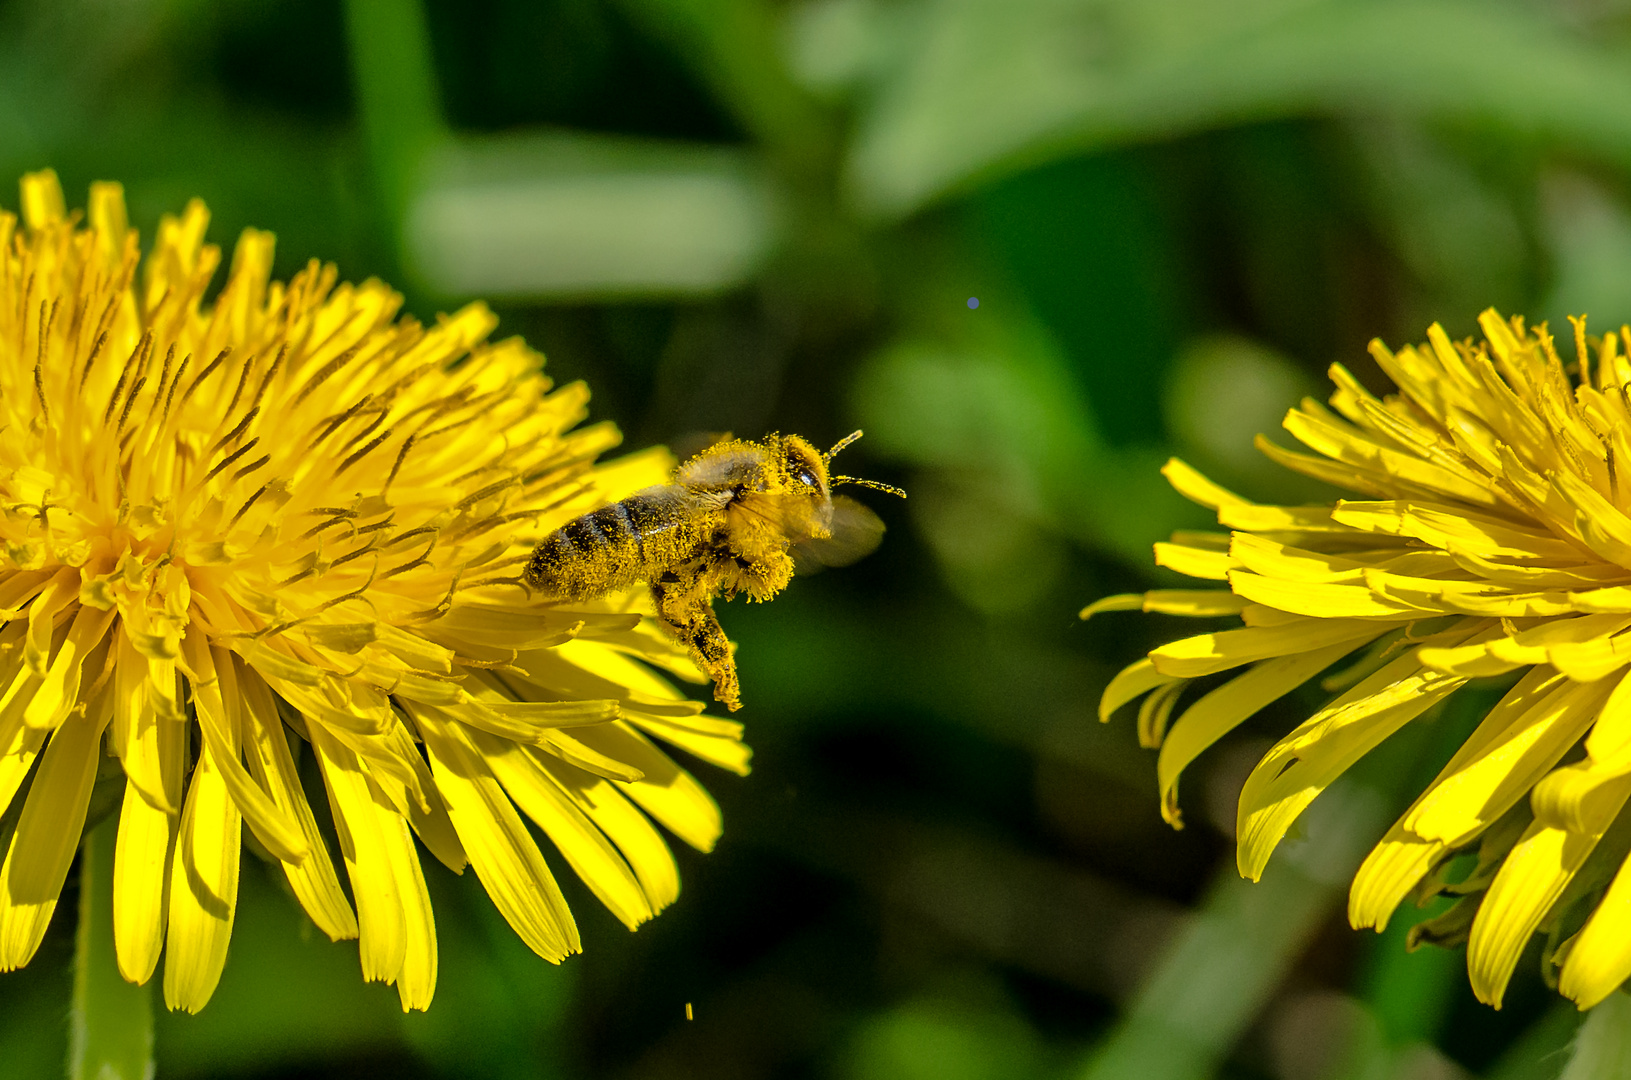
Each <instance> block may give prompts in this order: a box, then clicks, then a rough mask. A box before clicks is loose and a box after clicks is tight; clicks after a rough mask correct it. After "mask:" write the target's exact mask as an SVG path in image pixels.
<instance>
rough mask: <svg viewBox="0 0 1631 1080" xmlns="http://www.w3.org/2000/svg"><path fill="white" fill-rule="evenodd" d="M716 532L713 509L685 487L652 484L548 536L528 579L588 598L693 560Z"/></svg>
mask: <svg viewBox="0 0 1631 1080" xmlns="http://www.w3.org/2000/svg"><path fill="white" fill-rule="evenodd" d="M711 532H712V521H711V520H710V514H709V509H708V507H707V506H706V505H703V504H700V503H699V502H698V500H696V499H695V498H694V497H692V496H691V495H690V494H689V493H688V492H686V491H685V490H684V489H683V488H679V487H675V486H673V485H665V486H663V487H655V488H647V489H646V490H644V491H639V492H636V493H634V494H633V495H630V496H629V497H628V498H626V499H624V500H623V501H622V502H616V503H612V504H611V505H610V506H603V507H601V508H600V509H599V510H596V511H594V512H592V513H588V514H584V515H583V516H582V517H579V518H574V519H573V520H571V521H569V522H567V523H566V524H565V525H563V526H561V527H560V528H559V529H556V530H555V531H554V532H552V533H550V534H549V535H548V536H546V537H544V540H543V542H542V543H540V544H539V545H538V546H537V548H535V549H534V550H533V553H532V558H531V559H529V560H528V561H527V569H526V578H527V582H528V584H530V585H532V586H534V587H535V588H538V589H540V590H542V591H543V592H546V593H549V594H550V595H552V596H557V597H560V598H562V599H568V600H588V599H591V598H593V597H596V596H600V595H601V594H603V593H607V592H610V591H612V590H614V589H623V588H627V587H628V586H630V585H633V584H634V583H635V582H636V581H639V580H640V579H642V578H647V577H650V576H651V575H652V573H653V572H660V571H661V570H662V569H663V568H664V567H667V566H670V565H672V564H674V563H676V562H679V561H681V560H683V559H685V558H688V557H689V556H690V555H691V554H692V553H693V552H694V551H695V550H696V548H697V546H698V545H699V544H700V543H701V541H702V540H703V539H704V538H705V537H706V536H707V535H708V534H710V533H711Z"/></svg>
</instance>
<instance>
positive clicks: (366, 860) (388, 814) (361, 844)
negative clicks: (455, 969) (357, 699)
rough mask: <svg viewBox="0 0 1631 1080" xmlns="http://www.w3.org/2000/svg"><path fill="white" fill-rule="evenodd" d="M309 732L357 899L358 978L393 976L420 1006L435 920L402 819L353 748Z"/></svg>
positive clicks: (429, 974) (431, 982)
mask: <svg viewBox="0 0 1631 1080" xmlns="http://www.w3.org/2000/svg"><path fill="white" fill-rule="evenodd" d="M311 735H312V741H311V746H312V750H313V752H315V753H316V754H317V760H318V765H319V767H320V768H321V769H322V772H323V781H324V784H325V785H326V787H327V788H328V793H329V801H330V805H331V807H332V808H333V812H334V829H335V832H336V834H337V835H338V836H339V840H340V853H341V855H342V856H344V858H345V867H346V873H347V875H348V876H349V877H350V879H351V892H352V895H353V896H354V897H355V898H356V901H357V928H358V952H359V955H360V957H361V960H362V974H363V978H365V979H369V980H373V981H379V982H390V983H396V984H397V988H398V993H399V994H400V995H401V996H402V998H403V1006H404V1008H420V1009H423V1008H425V1007H427V1006H428V1005H429V1004H430V999H431V995H432V994H433V993H434V991H435V985H436V970H437V952H436V923H435V919H434V916H433V914H432V912H431V908H430V897H429V895H428V893H426V891H425V882H424V877H423V874H422V872H421V871H420V869H419V856H418V854H417V852H416V851H415V850H414V846H413V836H412V833H411V832H410V831H409V829H408V823H407V820H406V819H405V818H404V817H403V816H402V815H401V814H399V813H397V811H396V810H395V808H393V807H392V806H391V803H390V800H389V799H387V798H386V797H385V793H384V792H383V791H381V790H380V788H379V786H378V785H377V784H375V783H373V781H372V780H371V779H370V778H369V776H368V774H367V773H366V772H365V771H364V769H363V764H362V760H361V759H360V758H359V757H358V756H357V755H356V754H355V753H354V752H352V751H351V750H350V749H349V748H347V747H346V746H345V745H344V744H342V743H341V742H340V741H339V740H338V739H336V738H335V737H334V736H333V735H332V734H331V733H329V732H327V731H326V730H325V729H323V728H322V726H321V725H317V724H313V725H311Z"/></svg>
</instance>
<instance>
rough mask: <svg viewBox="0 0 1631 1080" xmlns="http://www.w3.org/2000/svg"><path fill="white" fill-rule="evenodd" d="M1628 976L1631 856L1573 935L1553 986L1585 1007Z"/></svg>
mask: <svg viewBox="0 0 1631 1080" xmlns="http://www.w3.org/2000/svg"><path fill="white" fill-rule="evenodd" d="M1628 976H1631V859H1626V860H1625V861H1623V862H1622V863H1621V864H1620V869H1619V872H1618V873H1616V874H1615V875H1614V880H1613V882H1612V883H1610V885H1609V887H1608V892H1606V893H1605V894H1604V895H1603V898H1602V899H1601V900H1599V901H1598V902H1597V907H1596V910H1594V911H1593V912H1592V913H1591V917H1590V918H1589V919H1587V920H1586V925H1585V926H1584V927H1582V928H1581V930H1580V933H1579V934H1577V935H1576V936H1575V938H1574V946H1573V948H1571V949H1570V950H1569V955H1568V958H1567V959H1566V960H1564V962H1563V970H1562V971H1560V972H1559V973H1558V980H1557V989H1558V991H1559V992H1560V993H1562V994H1563V995H1564V996H1566V997H1570V998H1573V999H1574V1002H1575V1004H1576V1005H1578V1006H1579V1007H1580V1008H1581V1009H1589V1008H1591V1007H1592V1006H1594V1005H1596V1004H1598V1003H1599V1002H1601V1001H1602V1000H1603V999H1604V998H1606V997H1608V995H1610V994H1612V993H1613V992H1614V991H1615V990H1617V989H1619V987H1620V984H1621V983H1623V982H1625V980H1626V978H1627V977H1628Z"/></svg>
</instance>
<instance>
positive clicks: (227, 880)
mask: <svg viewBox="0 0 1631 1080" xmlns="http://www.w3.org/2000/svg"><path fill="white" fill-rule="evenodd" d="M239 821H240V819H239V815H238V807H237V805H236V804H235V803H234V802H233V801H232V796H231V794H230V793H229V792H228V790H227V785H226V782H225V781H224V780H223V779H222V778H221V772H220V769H219V768H218V767H217V766H216V764H215V756H214V754H213V753H211V751H210V749H209V747H208V746H205V748H204V751H203V753H202V754H200V755H199V758H198V767H197V768H195V769H194V770H193V775H192V780H191V782H190V783H189V784H188V785H187V802H186V806H185V808H184V809H183V810H182V812H181V830H180V832H179V833H178V834H177V836H176V851H175V858H174V859H173V860H171V869H170V926H169V939H168V941H167V943H166V946H165V958H164V1002H165V1004H166V1005H168V1006H169V1007H170V1008H172V1009H182V1010H184V1011H186V1012H192V1013H195V1012H197V1011H198V1010H199V1009H202V1008H203V1007H204V1006H205V1005H206V1004H207V1003H208V1002H209V999H210V996H211V995H212V994H214V993H215V987H216V985H217V984H218V983H219V982H220V981H221V969H222V968H224V967H225V966H226V961H227V943H228V941H229V940H230V939H231V937H232V920H233V916H234V914H235V913H236V910H237V904H238V855H239V851H240V849H241V848H242V844H243V841H242V834H241V831H240V829H239Z"/></svg>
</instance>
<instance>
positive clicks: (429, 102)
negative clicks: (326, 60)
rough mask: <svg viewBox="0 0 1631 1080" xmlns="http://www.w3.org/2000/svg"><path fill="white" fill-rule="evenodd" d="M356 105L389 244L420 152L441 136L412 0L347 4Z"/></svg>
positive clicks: (421, 26)
mask: <svg viewBox="0 0 1631 1080" xmlns="http://www.w3.org/2000/svg"><path fill="white" fill-rule="evenodd" d="M345 17H346V29H347V31H348V36H349V38H350V45H351V65H352V75H353V78H354V80H355V83H356V87H357V106H358V112H359V113H360V115H361V118H362V126H363V132H364V135H365V137H366V139H367V142H368V156H369V159H370V161H371V163H372V165H373V168H374V173H375V178H376V180H377V182H378V183H379V186H380V194H381V195H382V196H383V198H384V200H385V203H386V207H385V208H386V210H387V217H388V218H389V221H388V224H389V226H390V227H391V229H392V239H393V242H394V241H395V238H396V232H395V231H396V229H397V228H398V227H399V226H400V224H401V221H402V215H403V214H404V213H405V212H406V209H407V203H408V201H409V199H410V198H411V196H412V194H413V191H414V189H415V187H416V186H417V183H418V179H419V177H418V173H419V169H420V166H421V164H422V162H423V158H424V155H425V152H426V151H427V150H429V149H430V148H431V147H433V146H435V145H436V144H437V143H438V142H439V141H441V140H442V139H443V138H445V136H446V125H445V123H444V122H443V119H442V108H441V94H440V92H439V90H438V89H437V86H436V64H435V60H434V58H433V57H432V55H431V47H430V30H429V28H428V27H427V26H426V24H425V11H424V6H423V5H422V4H421V3H420V2H419V0H347V3H346V5H345Z"/></svg>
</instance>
